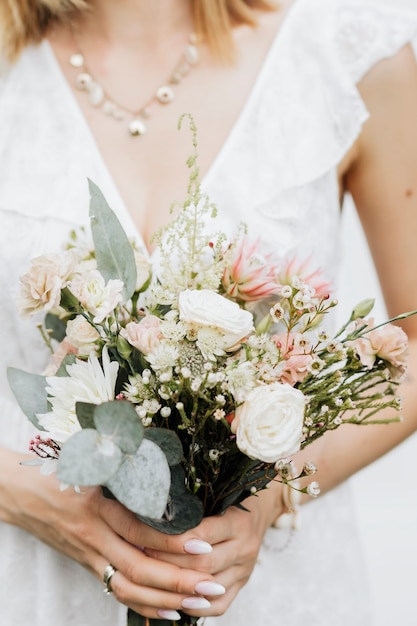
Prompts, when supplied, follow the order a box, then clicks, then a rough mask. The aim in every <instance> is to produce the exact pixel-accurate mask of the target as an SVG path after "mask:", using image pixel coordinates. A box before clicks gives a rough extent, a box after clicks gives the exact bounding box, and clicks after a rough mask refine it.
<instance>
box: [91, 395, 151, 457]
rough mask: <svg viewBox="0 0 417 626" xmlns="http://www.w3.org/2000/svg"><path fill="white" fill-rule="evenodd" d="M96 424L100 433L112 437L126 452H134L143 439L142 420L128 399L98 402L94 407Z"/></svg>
mask: <svg viewBox="0 0 417 626" xmlns="http://www.w3.org/2000/svg"><path fill="white" fill-rule="evenodd" d="M94 424H95V426H96V428H97V430H98V432H99V433H101V434H102V435H107V436H108V437H111V438H112V440H113V441H114V443H115V444H116V445H117V446H118V447H119V448H120V449H121V450H122V452H125V453H126V454H134V453H135V452H136V450H137V449H138V448H139V446H140V443H141V441H142V439H143V432H144V428H143V425H142V422H141V421H140V418H139V416H138V414H137V413H136V411H135V409H134V408H133V406H132V405H131V404H130V402H127V401H126V400H114V401H113V402H104V403H103V404H98V405H97V406H96V407H95V409H94Z"/></svg>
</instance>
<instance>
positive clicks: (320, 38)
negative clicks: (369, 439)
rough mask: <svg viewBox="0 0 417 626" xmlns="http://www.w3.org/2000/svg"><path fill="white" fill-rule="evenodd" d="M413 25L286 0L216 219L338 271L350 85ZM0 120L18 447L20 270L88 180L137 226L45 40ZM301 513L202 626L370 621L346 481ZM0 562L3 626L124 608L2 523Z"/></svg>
mask: <svg viewBox="0 0 417 626" xmlns="http://www.w3.org/2000/svg"><path fill="white" fill-rule="evenodd" d="M415 24H416V19H415V17H414V16H412V15H411V14H408V13H403V12H399V11H397V10H387V9H385V8H381V7H379V6H378V5H377V4H374V5H368V4H363V3H362V2H361V1H357V0H352V1H350V0H341V1H340V0H314V1H312V0H295V2H294V5H293V6H292V8H291V9H290V12H289V13H288V14H287V17H286V20H285V23H284V25H283V26H282V28H281V30H280V32H279V33H278V34H277V36H276V39H275V41H274V43H273V45H272V47H271V50H270V52H269V54H268V57H267V59H266V60H265V63H264V66H263V69H262V71H261V73H260V75H259V77H258V80H257V82H256V85H255V86H254V88H253V91H252V93H251V96H250V97H249V99H248V101H247V103H246V105H245V108H244V110H243V111H242V113H241V115H240V117H239V119H238V121H237V123H236V124H235V126H234V128H233V130H232V132H231V133H230V135H229V137H228V139H227V141H226V143H225V145H224V146H223V148H222V150H221V152H220V154H219V155H218V157H217V159H216V161H215V162H214V164H213V166H212V167H211V169H210V172H209V173H208V175H207V176H206V178H205V180H204V186H205V188H206V190H207V191H208V192H209V194H210V195H211V197H212V199H213V200H215V201H216V202H217V203H218V205H219V207H220V213H221V215H222V219H223V220H224V225H225V226H226V225H227V224H232V223H237V222H240V221H242V220H243V221H245V222H247V223H248V224H249V227H250V229H251V232H252V233H253V234H254V236H256V235H259V236H260V238H261V240H262V242H263V244H264V245H265V246H266V247H269V248H271V249H273V250H274V251H275V253H277V252H278V253H279V254H281V255H282V256H284V255H288V254H291V252H292V251H295V250H297V251H298V253H299V252H300V251H302V253H303V256H304V257H308V256H309V255H312V256H313V258H314V262H315V264H316V265H319V266H321V267H323V268H324V269H325V270H326V272H327V275H328V276H329V277H330V278H332V279H334V278H335V277H336V274H337V268H338V262H339V245H338V230H339V217H340V206H339V199H338V185H337V171H336V166H337V164H338V163H339V162H340V160H341V159H342V157H343V156H344V154H345V153H346V152H347V150H348V149H349V147H350V146H351V145H352V143H353V142H354V141H355V139H356V138H357V136H358V134H359V133H360V132H361V125H362V124H363V122H364V121H365V120H366V119H367V116H368V114H367V111H366V108H365V106H364V103H363V102H362V100H361V98H360V96H359V93H358V91H357V89H356V86H355V85H356V83H357V82H358V81H359V80H360V79H361V77H362V76H363V75H364V74H365V73H366V72H367V71H368V69H369V68H370V67H371V66H372V65H373V64H375V63H377V62H378V61H379V60H380V59H382V58H383V57H386V56H389V55H392V54H394V53H395V52H396V51H398V50H399V49H400V48H401V47H402V46H403V45H405V44H406V43H407V42H409V41H410V40H411V38H412V36H413V34H414V31H415V29H416V28H415ZM45 93H47V94H48V98H45ZM0 121H1V126H0V129H1V130H0V290H1V292H0V302H1V306H0V328H1V330H2V336H3V341H2V349H1V351H0V362H1V371H0V376H1V378H0V394H1V411H0V441H1V445H3V446H6V447H10V448H13V449H16V450H26V448H27V441H28V439H29V438H30V437H31V436H32V435H33V431H32V427H31V426H30V425H29V424H28V423H27V421H26V419H25V418H24V417H23V416H22V415H21V414H20V413H19V410H18V409H17V407H16V403H15V401H14V399H13V397H12V395H11V393H10V391H9V389H8V386H7V382H6V374H5V371H6V367H7V365H14V366H16V367H22V368H24V369H27V370H30V371H34V372H40V371H41V370H42V369H43V367H44V365H45V361H46V359H47V354H46V351H45V349H44V347H43V344H42V342H41V340H40V339H39V337H38V332H37V331H36V329H34V327H33V321H32V320H29V321H26V320H22V319H20V318H19V317H18V314H17V311H16V308H15V305H14V300H13V297H14V295H15V293H16V290H17V284H18V277H19V275H20V274H22V273H23V271H25V269H26V268H27V265H28V261H29V259H30V258H31V257H34V256H36V255H39V254H42V253H45V252H50V251H55V250H57V249H58V247H59V245H60V242H61V241H63V240H64V238H66V236H67V233H68V231H69V229H70V228H71V227H73V226H76V225H80V224H85V223H86V221H87V219H86V216H87V214H88V193H87V185H86V177H87V176H88V177H89V178H91V179H92V180H94V181H95V182H96V183H97V184H98V185H99V186H100V187H101V188H102V190H103V192H104V193H105V195H106V197H107V199H108V200H109V202H110V204H111V206H112V207H113V209H114V210H116V212H117V213H118V215H119V217H120V219H121V221H122V223H123V224H124V226H125V228H126V229H127V230H128V231H129V232H130V233H133V232H134V226H133V224H132V222H131V219H130V217H129V215H128V213H127V211H126V208H125V206H124V205H123V202H122V200H121V197H120V195H119V194H118V191H117V189H116V188H115V185H114V184H113V182H112V180H111V177H110V176H109V173H108V171H107V170H106V167H105V165H104V163H103V161H102V159H101V157H100V154H99V152H98V150H97V147H96V145H95V144H94V141H93V139H92V136H91V134H90V132H89V129H88V127H87V125H86V123H85V121H84V119H83V117H82V115H81V113H80V110H79V109H78V107H77V105H76V103H75V100H74V98H73V95H72V94H71V91H70V89H69V87H68V86H67V84H66V83H65V80H64V78H63V76H62V74H61V72H60V69H59V67H58V65H57V63H56V61H55V59H54V57H53V55H52V53H51V50H50V48H49V47H48V45H47V44H42V45H41V46H39V47H37V48H32V49H28V50H27V51H26V52H25V53H24V54H23V56H22V57H21V59H20V60H19V61H18V63H17V64H16V65H15V66H14V67H12V68H10V69H9V70H7V71H5V72H3V75H2V76H1V77H0ZM136 234H137V233H136ZM34 471H37V470H35V469H34ZM303 518H304V519H303V525H302V529H301V530H300V531H299V532H298V533H297V536H296V537H295V538H294V540H293V541H292V543H291V544H290V546H289V547H288V548H287V549H285V550H284V551H282V550H281V547H282V546H283V544H285V542H286V534H285V531H277V530H274V529H271V530H270V531H268V533H267V535H266V537H265V541H264V545H263V547H262V550H261V553H260V556H259V563H258V565H257V567H256V569H255V571H254V574H253V576H252V579H251V581H250V583H249V584H248V585H247V586H246V587H245V589H244V590H243V591H242V592H241V594H240V596H239V598H238V599H237V601H236V602H235V604H234V605H233V607H232V608H231V609H230V611H229V612H228V613H227V615H226V616H224V617H222V618H216V619H210V620H207V626H208V625H210V626H213V625H214V624H215V625H216V626H221V625H227V626H232V625H233V626H237V625H239V626H255V625H256V624H260V625H262V626H275V625H278V624H285V625H286V626H304V625H305V624H308V625H309V626H330V625H337V626H348V625H349V626H350V625H351V624H355V626H361V625H363V626H369V623H370V619H369V616H368V615H367V601H366V596H367V592H366V582H365V581H364V576H363V564H362V561H361V555H360V550H359V549H358V543H357V537H356V532H355V523H354V520H353V519H352V509H351V505H350V501H349V495H348V490H347V489H346V487H343V488H340V489H338V490H335V491H334V492H332V493H331V494H329V495H328V496H326V497H323V498H321V499H319V500H318V501H316V502H314V503H313V504H310V505H307V506H305V507H304V510H303ZM0 563H1V566H0V624H1V625H2V626H23V625H26V624H31V626H75V625H76V626H99V625H100V626H124V624H125V609H124V607H122V606H120V605H118V604H117V603H116V601H115V600H114V598H112V597H107V596H105V595H104V594H103V593H102V586H101V584H100V583H99V582H97V581H96V580H95V579H94V578H93V577H92V576H91V575H90V574H88V573H87V572H86V571H85V570H83V568H82V567H81V566H78V565H77V564H75V563H73V562H72V561H70V560H68V559H66V558H65V557H63V556H61V555H60V554H58V553H56V552H54V551H53V550H51V549H50V548H48V547H47V546H45V545H43V544H41V543H40V542H38V541H37V540H36V539H34V538H33V537H31V536H30V535H28V534H26V533H25V532H23V531H21V530H19V529H16V528H14V527H11V526H8V525H5V524H3V525H0Z"/></svg>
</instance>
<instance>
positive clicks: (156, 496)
mask: <svg viewBox="0 0 417 626" xmlns="http://www.w3.org/2000/svg"><path fill="white" fill-rule="evenodd" d="M170 484H171V473H170V471H169V465H168V463H167V460H166V456H165V454H164V453H163V452H162V450H161V449H160V448H159V447H158V446H157V445H156V444H155V443H153V442H152V441H148V440H147V439H144V440H143V441H142V443H141V445H140V447H139V448H138V450H137V451H136V453H135V454H133V455H125V456H124V458H123V462H122V463H121V465H120V467H119V469H118V470H117V472H116V473H115V474H114V476H112V477H111V478H110V479H109V480H107V482H106V487H108V488H109V489H110V491H111V492H112V493H113V494H114V495H115V496H116V498H117V499H118V500H119V502H121V503H122V504H124V505H125V506H126V507H127V508H128V509H130V510H131V511H133V512H134V513H136V514H138V515H143V516H145V517H151V518H160V517H162V515H163V513H164V511H165V507H166V504H167V501H168V495H169V488H170Z"/></svg>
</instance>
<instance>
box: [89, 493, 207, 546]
mask: <svg viewBox="0 0 417 626" xmlns="http://www.w3.org/2000/svg"><path fill="white" fill-rule="evenodd" d="M100 514H101V516H102V517H103V519H106V521H107V523H108V524H109V526H111V527H112V529H113V530H114V531H115V532H116V533H117V534H118V535H120V536H121V537H123V538H124V539H126V541H127V542H129V543H131V544H133V545H136V546H146V547H147V548H151V549H154V550H159V551H161V552H169V553H173V554H187V553H188V554H208V553H210V552H211V551H212V547H211V545H210V543H209V542H207V541H206V540H205V539H204V538H203V537H202V536H201V533H200V532H199V528H200V526H201V524H200V526H197V528H195V529H192V530H190V531H188V532H186V533H183V534H181V535H168V534H165V533H161V532H159V531H157V530H155V529H154V528H152V527H151V526H148V525H147V524H145V523H143V522H141V521H140V520H139V519H138V518H137V517H136V516H135V515H134V514H133V513H131V512H130V511H127V510H126V509H125V508H124V507H122V506H121V505H120V504H119V503H118V502H116V501H115V500H110V499H107V498H103V501H102V502H101V504H100Z"/></svg>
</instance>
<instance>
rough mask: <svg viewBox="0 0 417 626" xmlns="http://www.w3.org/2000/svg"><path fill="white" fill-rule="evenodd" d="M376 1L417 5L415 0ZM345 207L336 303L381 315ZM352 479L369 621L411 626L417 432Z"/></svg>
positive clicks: (358, 233) (368, 264)
mask: <svg viewBox="0 0 417 626" xmlns="http://www.w3.org/2000/svg"><path fill="white" fill-rule="evenodd" d="M375 1H379V2H381V3H387V4H391V6H405V7H409V8H412V9H414V10H416V11H417V0H374V2H375ZM416 113H417V112H416ZM345 208H346V209H347V210H346V213H345V216H344V220H345V222H344V235H343V245H344V248H345V254H344V258H345V260H346V262H345V265H344V267H343V269H342V289H341V292H342V293H345V294H347V296H345V297H344V300H343V302H342V303H341V304H342V306H343V308H344V310H345V311H346V313H348V311H349V310H350V308H351V305H352V304H355V303H356V302H358V301H359V300H361V299H363V298H365V297H370V296H372V297H375V298H376V299H377V302H378V303H379V304H378V305H377V307H376V309H375V313H376V315H375V317H377V318H378V319H380V320H382V319H386V313H385V309H384V307H383V305H382V304H381V303H382V295H381V293H380V290H379V285H378V281H377V278H376V274H375V270H374V268H373V265H372V260H371V258H370V255H369V252H368V249H367V246H366V242H365V238H364V235H363V233H362V230H361V227H360V224H359V220H358V218H357V216H356V213H355V211H354V208H353V206H351V205H350V204H349V205H348V206H346V207H345ZM416 245H417V233H416ZM416 279H417V278H416ZM351 483H352V485H353V493H354V500H355V509H356V510H355V513H356V518H357V520H358V522H359V526H360V532H361V538H362V543H363V546H364V551H365V554H366V562H367V567H368V571H369V576H370V582H371V592H372V601H373V613H374V615H373V618H374V626H393V625H395V626H415V625H416V624H417V614H416V609H415V596H416V590H417V435H415V436H414V437H412V438H411V439H409V440H408V441H407V442H405V443H404V444H402V445H401V446H399V447H398V448H396V449H395V450H393V451H392V452H391V453H389V454H388V455H386V456H385V457H384V458H383V459H381V460H380V461H378V462H377V463H374V464H373V465H372V466H370V467H369V468H367V469H365V470H363V471H362V472H360V473H359V474H357V475H356V476H355V477H354V478H352V480H351ZM326 626H337V625H336V624H335V625H330V624H329V625H327V624H326ZM352 626H354V623H352Z"/></svg>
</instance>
